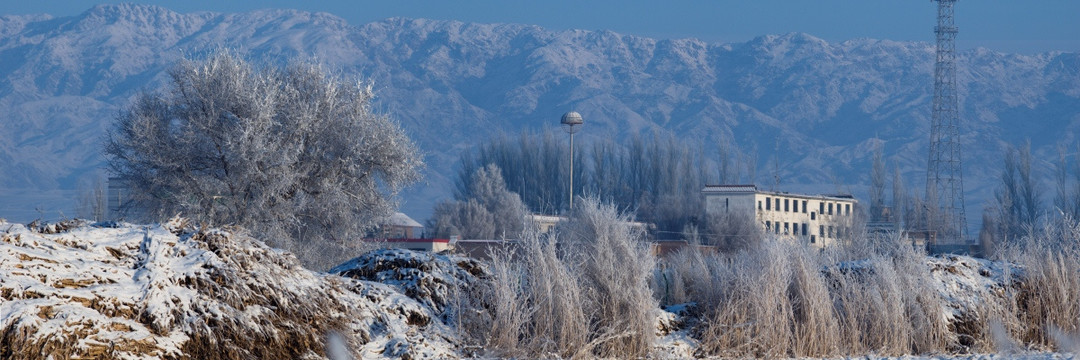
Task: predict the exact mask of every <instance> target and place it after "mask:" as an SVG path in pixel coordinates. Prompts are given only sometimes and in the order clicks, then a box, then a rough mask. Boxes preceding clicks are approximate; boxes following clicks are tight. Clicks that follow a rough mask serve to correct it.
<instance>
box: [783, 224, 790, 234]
mask: <svg viewBox="0 0 1080 360" xmlns="http://www.w3.org/2000/svg"><path fill="white" fill-rule="evenodd" d="M789 225H790V224H789V223H784V235H787V234H790V233H791V227H790V226H789Z"/></svg>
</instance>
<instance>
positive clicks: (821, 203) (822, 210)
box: [818, 202, 825, 214]
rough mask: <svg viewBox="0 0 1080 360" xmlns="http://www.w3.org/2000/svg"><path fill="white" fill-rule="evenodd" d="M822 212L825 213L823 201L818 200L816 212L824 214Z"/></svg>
mask: <svg viewBox="0 0 1080 360" xmlns="http://www.w3.org/2000/svg"><path fill="white" fill-rule="evenodd" d="M824 213H825V203H823V202H820V203H818V214H824Z"/></svg>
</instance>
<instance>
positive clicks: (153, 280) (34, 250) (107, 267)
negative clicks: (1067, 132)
mask: <svg viewBox="0 0 1080 360" xmlns="http://www.w3.org/2000/svg"><path fill="white" fill-rule="evenodd" d="M926 264H927V266H928V267H929V269H930V274H931V278H932V279H933V281H932V282H933V283H934V284H933V287H934V288H936V289H938V291H939V293H940V295H941V297H942V298H943V299H944V300H945V301H944V304H943V306H945V307H946V309H944V310H945V311H944V316H945V317H946V318H947V319H946V321H947V322H948V323H949V324H950V330H951V331H953V332H955V333H956V334H957V335H958V337H959V338H960V341H961V342H963V341H964V339H963V335H965V332H968V331H976V330H977V329H979V328H980V326H979V324H981V323H984V322H986V321H988V319H985V317H986V316H984V315H981V314H984V313H985V312H986V311H987V310H988V308H987V307H988V306H993V304H1001V303H1002V302H1003V300H1005V297H1006V296H1008V294H1009V291H1010V289H1011V288H1014V287H1015V286H1017V285H1016V284H1017V283H1016V282H1017V281H1018V280H1017V279H1021V278H1022V277H1023V276H1022V275H1023V274H1022V272H1021V271H1020V270H1019V269H1018V268H1016V267H1014V266H1005V265H1003V264H1002V263H998V262H991V261H986V260H980V259H974V258H970V257H963V256H944V257H928V258H926ZM853 266H854V267H858V264H853ZM331 274H340V276H338V275H329V274H323V273H318V272H313V271H309V270H306V269H304V268H303V267H302V266H301V265H300V264H299V262H298V261H297V260H296V259H295V257H293V256H292V255H291V254H289V253H286V252H283V251H280V250H275V249H271V248H268V247H267V246H266V245H264V244H263V243H262V242H261V241H258V240H255V239H253V238H251V237H250V236H247V235H245V234H244V233H243V232H241V231H238V230H233V229H207V230H199V229H196V228H194V227H192V226H189V225H188V224H186V223H185V222H184V221H183V220H181V219H174V220H173V221H171V222H169V223H166V224H162V225H151V226H142V225H131V224H113V223H99V224H90V223H86V222H68V223H64V224H54V225H49V226H33V227H28V226H24V225H20V224H11V223H6V222H2V221H0V358H4V359H8V358H15V359H39V358H49V357H53V358H73V357H84V358H86V357H88V358H129V359H135V358H138V359H144V358H289V359H295V358H312V359H318V358H326V357H330V358H350V357H351V358H364V359H372V358H414V359H415V358H459V357H468V356H489V355H492V353H490V352H488V351H487V350H486V349H483V348H480V347H479V346H478V344H477V343H476V341H475V339H474V340H470V339H464V338H462V336H464V335H462V333H461V332H460V331H459V330H460V329H455V328H454V326H456V324H457V323H459V322H460V317H462V316H470V314H469V311H484V310H483V309H484V306H482V305H483V304H478V303H476V302H475V301H477V299H475V298H470V296H471V295H475V294H476V293H481V292H482V291H478V290H479V288H478V287H482V286H484V284H486V283H487V282H488V281H487V280H489V279H491V273H490V272H489V270H488V268H486V267H485V265H483V264H482V263H480V262H478V261H476V260H473V259H470V258H466V257H461V256H454V255H441V254H431V253H422V252H412V251H408V250H400V249H384V250H378V251H374V252H370V253H368V254H364V255H362V256H360V257H357V258H355V259H353V260H351V261H349V262H346V263H344V264H342V265H340V266H338V267H336V268H335V269H333V270H331ZM459 289H468V290H467V291H464V292H462V291H459ZM481 301H483V299H481ZM470 302H472V303H470ZM478 305H480V306H478ZM692 308H693V306H692V305H691V306H689V307H688V306H685V305H683V306H672V307H668V308H667V309H666V310H667V311H662V312H660V313H659V317H658V319H657V341H656V342H655V343H654V344H653V351H652V353H653V354H654V355H655V356H656V357H660V358H690V357H694V356H695V354H696V353H697V350H698V348H697V346H698V342H699V341H698V340H697V339H696V333H695V327H696V324H700V323H701V321H702V319H698V318H695V317H694V316H695V315H693V314H694V313H696V312H695V311H690V310H691V309H692ZM989 310H991V311H992V310H993V309H989ZM973 335H975V334H973ZM467 344H472V346H467ZM1066 348H1069V349H1071V347H1066ZM999 350H1001V351H1017V352H1014V353H1006V354H997V355H966V356H958V357H951V356H942V357H931V358H961V359H998V358H1013V357H1016V356H1018V355H1020V354H1024V353H1023V350H1022V349H1019V348H1012V349H1009V348H1006V349H999ZM336 355H341V356H336ZM1026 356H1034V357H1035V358H1054V359H1056V358H1071V357H1072V355H1069V354H1028V355H1026ZM911 358H912V359H917V358H920V357H911Z"/></svg>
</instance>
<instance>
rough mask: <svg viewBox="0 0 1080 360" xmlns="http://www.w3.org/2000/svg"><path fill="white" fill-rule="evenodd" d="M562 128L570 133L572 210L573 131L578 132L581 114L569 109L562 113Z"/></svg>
mask: <svg viewBox="0 0 1080 360" xmlns="http://www.w3.org/2000/svg"><path fill="white" fill-rule="evenodd" d="M560 122H561V123H562V126H563V130H566V132H568V133H570V210H571V211H573V210H574V133H576V132H578V130H581V129H579V128H578V127H579V126H581V124H583V123H584V122H585V121H584V120H582V119H581V114H578V113H577V111H571V112H568V113H565V114H563V116H562V121H560Z"/></svg>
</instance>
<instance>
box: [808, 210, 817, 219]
mask: <svg viewBox="0 0 1080 360" xmlns="http://www.w3.org/2000/svg"><path fill="white" fill-rule="evenodd" d="M810 220H817V212H815V211H811V212H810Z"/></svg>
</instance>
